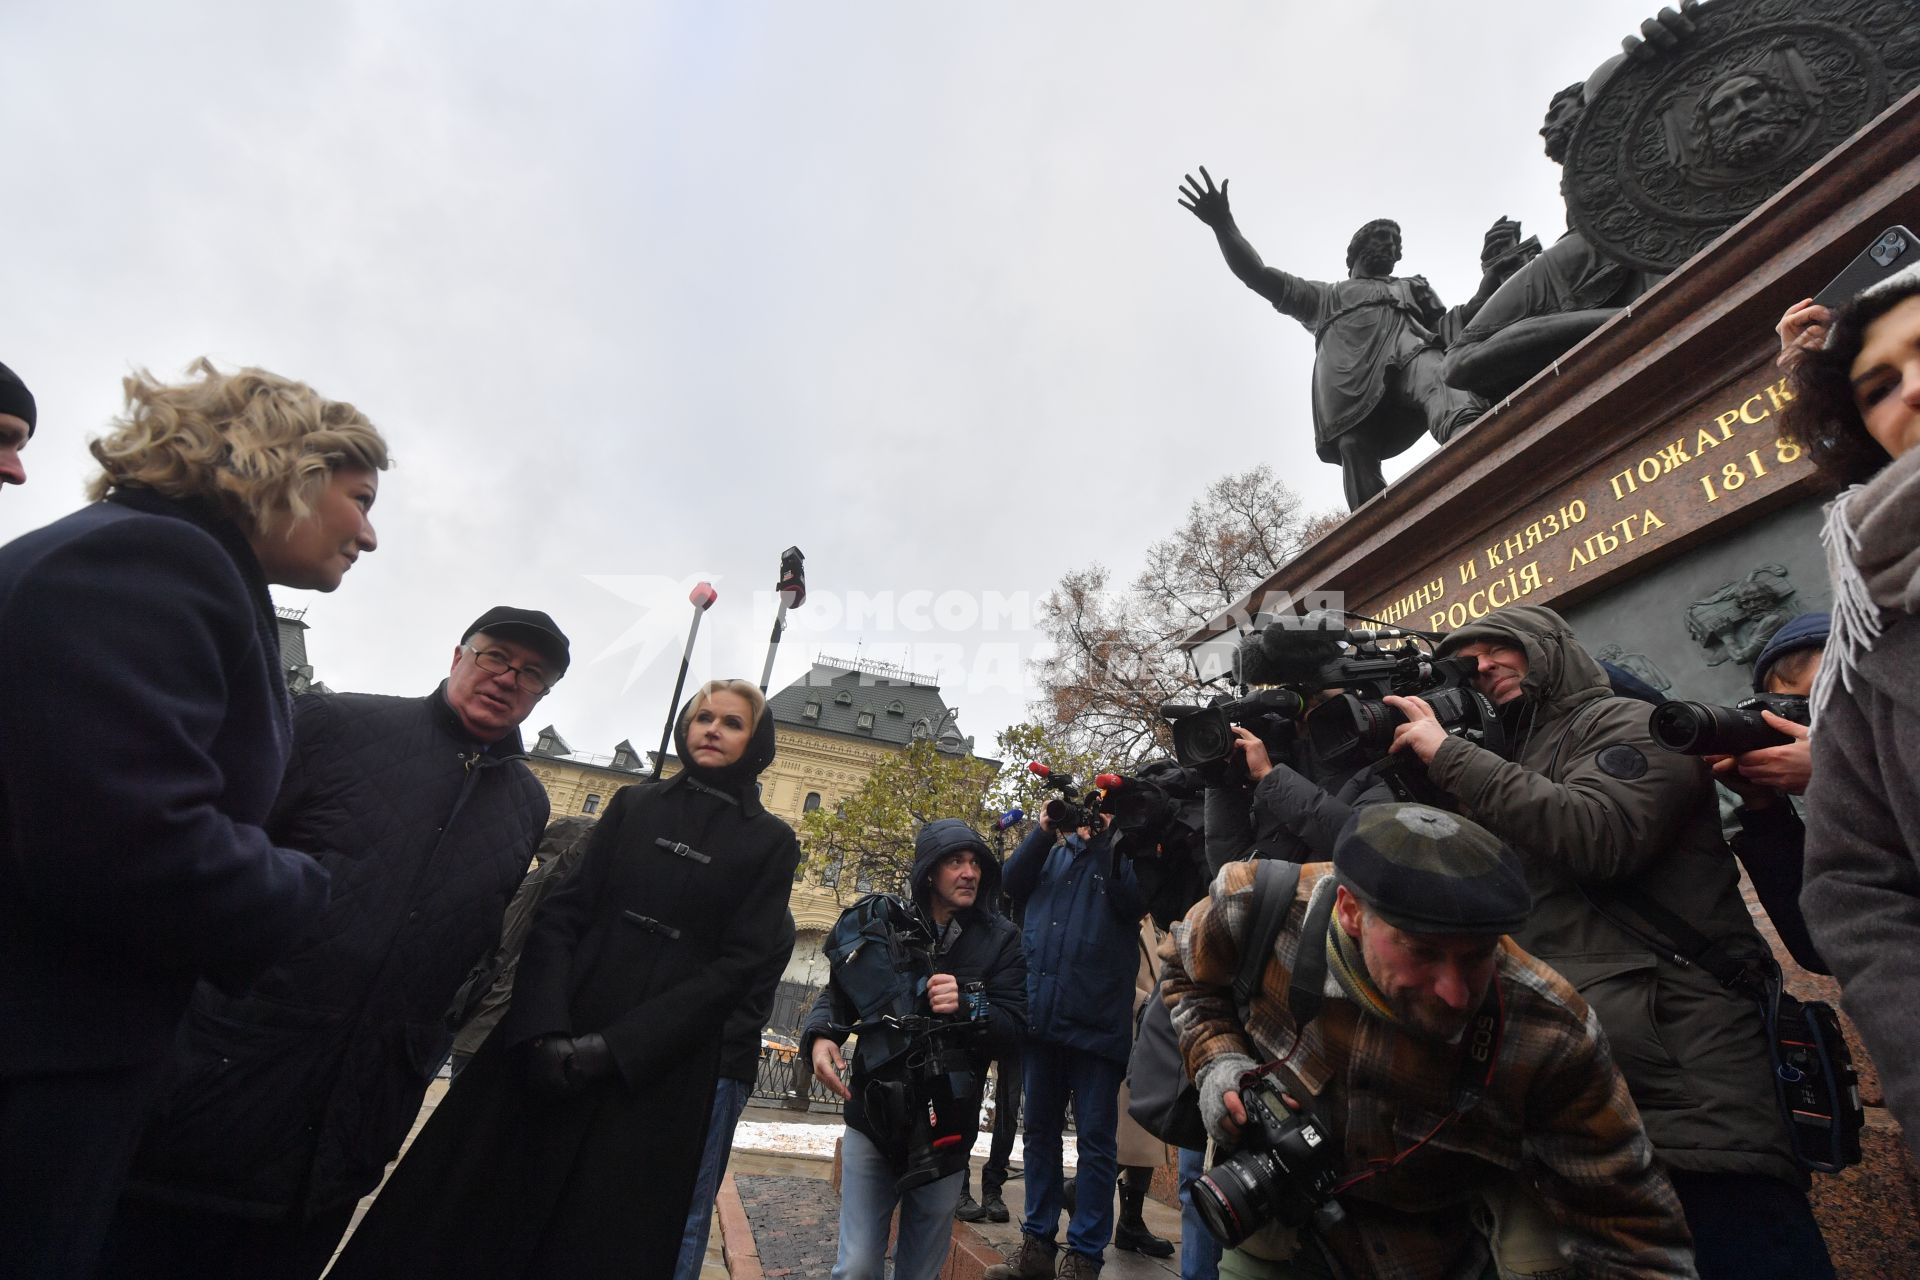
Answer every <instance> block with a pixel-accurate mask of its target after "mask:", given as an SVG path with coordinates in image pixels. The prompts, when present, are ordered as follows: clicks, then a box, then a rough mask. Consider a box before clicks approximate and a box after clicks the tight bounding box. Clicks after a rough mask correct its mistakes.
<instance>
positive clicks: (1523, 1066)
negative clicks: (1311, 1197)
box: [1164, 804, 1696, 1280]
mask: <svg viewBox="0 0 1920 1280" xmlns="http://www.w3.org/2000/svg"><path fill="white" fill-rule="evenodd" d="M1255 876H1256V864H1255V863H1252V862H1239V863H1233V864H1230V865H1228V866H1227V867H1226V868H1225V869H1224V870H1223V871H1222V872H1221V873H1220V875H1219V877H1218V878H1217V879H1216V880H1215V881H1214V883H1213V887H1212V890H1211V892H1210V895H1209V897H1208V898H1206V899H1204V900H1202V901H1201V902H1200V903H1199V904H1198V905H1196V906H1195V907H1194V909H1193V910H1192V911H1191V912H1190V913H1189V914H1188V916H1187V918H1186V920H1185V921H1183V922H1181V923H1179V924H1176V925H1175V926H1174V931H1173V935H1172V939H1171V940H1170V942H1169V943H1168V944H1167V945H1166V949H1165V951H1164V957H1165V960H1166V969H1165V981H1164V992H1165V998H1166V1000H1167V1003H1168V1006H1169V1009H1170V1011H1171V1013H1172V1016H1173V1024H1174V1027H1175V1029H1176V1031H1177V1032H1178V1033H1179V1036H1180V1045H1181V1052H1182V1054H1183V1056H1184V1057H1185V1059H1186V1064H1187V1069H1188V1071H1189V1073H1190V1074H1191V1075H1192V1077H1193V1078H1194V1080H1195V1081H1196V1082H1197V1084H1198V1086H1199V1091H1200V1103H1201V1110H1202V1113H1203V1114H1204V1116H1205V1117H1206V1120H1207V1127H1208V1130H1209V1131H1210V1133H1211V1134H1212V1136H1213V1138H1214V1141H1215V1150H1214V1151H1213V1152H1212V1153H1211V1158H1210V1160H1209V1163H1210V1164H1217V1163H1218V1162H1219V1161H1221V1160H1224V1159H1227V1158H1229V1157H1228V1153H1227V1152H1226V1151H1224V1150H1222V1149H1221V1147H1222V1146H1223V1145H1225V1146H1231V1144H1233V1143H1234V1142H1235V1141H1238V1140H1242V1139H1243V1137H1245V1136H1246V1135H1247V1134H1249V1133H1251V1132H1252V1130H1251V1128H1250V1127H1247V1128H1243V1127H1245V1126H1248V1105H1249V1103H1251V1102H1252V1101H1253V1099H1254V1097H1255V1095H1256V1094H1259V1095H1260V1096H1264V1097H1267V1098H1272V1097H1273V1096H1274V1092H1273V1091H1275V1090H1277V1091H1278V1092H1279V1093H1280V1094H1282V1095H1284V1096H1283V1097H1282V1098H1281V1100H1280V1101H1281V1104H1282V1105H1284V1106H1285V1107H1288V1108H1291V1109H1293V1110H1294V1111H1299V1112H1303V1113H1304V1114H1305V1115H1307V1116H1310V1117H1311V1118H1312V1119H1313V1121H1314V1122H1315V1123H1316V1124H1317V1126H1318V1129H1319V1132H1320V1133H1321V1134H1324V1135H1325V1138H1324V1141H1323V1143H1322V1146H1323V1147H1325V1148H1326V1149H1327V1150H1328V1151H1329V1153H1330V1154H1329V1156H1328V1158H1330V1159H1331V1161H1332V1179H1331V1185H1330V1187H1328V1188H1324V1189H1323V1191H1322V1192H1321V1194H1325V1195H1328V1196H1330V1198H1331V1199H1332V1200H1334V1201H1335V1202H1337V1204H1338V1206H1339V1210H1341V1211H1343V1212H1341V1213H1338V1214H1334V1213H1330V1212H1327V1211H1323V1212H1322V1213H1321V1214H1320V1215H1318V1216H1317V1217H1316V1218H1315V1219H1314V1222H1313V1223H1312V1224H1310V1225H1308V1226H1306V1227H1303V1228H1301V1229H1299V1230H1298V1231H1295V1230H1290V1229H1287V1228H1285V1227H1283V1226H1281V1225H1279V1224H1277V1223H1275V1224H1270V1225H1267V1226H1265V1227H1264V1228H1262V1229H1261V1230H1259V1231H1257V1232H1255V1233H1254V1234H1253V1235H1252V1236H1251V1238H1249V1239H1247V1240H1245V1241H1244V1242H1243V1243H1242V1244H1241V1245H1240V1246H1239V1247H1238V1248H1236V1249H1232V1250H1229V1251H1228V1253H1227V1254H1226V1256H1225V1258H1224V1259H1223V1260H1222V1262H1221V1267H1220V1274H1221V1276H1223V1277H1227V1276H1244V1277H1258V1278H1259V1280H1292V1278H1293V1277H1316V1278H1320V1277H1333V1276H1340V1277H1356V1278H1358V1277H1369V1278H1377V1280H1441V1278H1442V1277H1486V1278H1487V1280H1491V1278H1492V1277H1495V1276H1508V1275H1515V1276H1548V1275H1552V1276H1565V1275H1576V1274H1577V1275H1581V1276H1588V1277H1629V1276H1631V1277H1689V1278H1690V1277H1693V1276H1695V1274H1696V1273H1695V1269H1694V1261H1693V1252H1692V1246H1691V1241H1690V1239H1689V1237H1688V1234H1687V1227H1686V1222H1685V1220H1684V1219H1683V1217H1682V1216H1681V1212H1680V1205H1679V1202H1678V1200H1676V1199H1675V1197H1674V1194H1673V1189H1672V1187H1671V1186H1670V1185H1669V1184H1668V1182H1667V1179H1666V1177H1665V1176H1664V1175H1663V1174H1662V1173H1661V1172H1660V1171H1659V1169H1658V1167H1657V1166H1656V1165H1655V1164H1654V1160H1653V1151H1652V1148H1651V1146H1650V1145H1649V1144H1648V1142H1647V1136H1646V1132H1645V1130H1644V1129H1643V1128H1642V1126H1641V1123H1640V1115H1639V1112H1638V1111H1636V1110H1635V1108H1634V1104H1633V1101H1632V1099H1631V1098H1630V1097H1629V1096H1628V1094H1627V1087H1626V1084H1625V1083H1624V1081H1622V1079H1621V1077H1620V1073H1619V1071H1618V1070H1617V1069H1616V1068H1615V1067H1614V1064H1613V1059H1612V1057H1611V1055H1610V1054H1609V1051H1608V1048H1607V1042H1606V1039H1605V1037H1604V1036H1603V1034H1602V1033H1601V1031H1600V1026H1599V1022H1598V1020H1597V1019H1596V1018H1595V1017H1594V1015H1593V1012H1592V1010H1590V1009H1589V1008H1588V1007H1587V1005H1586V1003H1585V1002H1584V1001H1582V1000H1581V998H1580V997H1579V995H1578V994H1577V993H1575V991H1574V990H1573V988H1572V987H1571V986H1569V985H1568V984H1567V983H1566V981H1565V980H1564V979H1562V978H1561V977H1560V976H1559V975H1558V974H1556V973H1555V972H1553V970H1551V969H1549V968H1548V967H1547V966H1546V965H1544V964H1542V963H1540V962H1539V961H1538V960H1535V959H1533V958H1532V957H1531V956H1529V955H1527V954H1526V953H1525V952H1524V951H1522V950H1520V949H1519V948H1518V947H1516V946H1515V945H1514V944H1513V942H1512V940H1511V939H1509V938H1507V937H1505V936H1504V935H1505V934H1507V933H1509V932H1511V931H1513V930H1515V929H1517V928H1519V927H1520V926H1521V925H1522V924H1523V923H1524V922H1525V920H1526V916H1527V912H1528V909H1529V907H1530V905H1531V899H1530V895H1529V894H1528V891H1527V886H1526V881H1525V878H1524V876H1523V874H1522V872H1521V870H1520V866H1519V864H1518V862H1517V860H1516V859H1515V857H1514V855H1513V853H1512V852H1511V851H1510V850H1508V849H1506V848H1505V847H1504V846H1502V845H1501V843H1500V842H1499V841H1498V840H1496V839H1495V838H1494V837H1493V836H1492V835H1490V834H1488V833H1487V832H1486V831H1485V830H1483V829H1482V828H1480V827H1478V826H1475V825H1474V824H1473V823H1472V822H1470V821H1468V820H1466V819H1464V818H1461V817H1459V816H1457V815H1455V814H1450V813H1445V812H1443V811H1441V810H1437V809H1431V808H1427V807H1425V806H1422V805H1412V804H1382V805H1373V806H1369V807H1367V808H1364V809H1362V810H1360V811H1358V812H1357V813H1355V814H1354V816H1353V817H1352V819H1351V820H1350V821H1349V822H1348V823H1347V825H1346V827H1345V829H1344V830H1343V831H1342V832H1341V834H1340V838H1339V842H1338V843H1337V845H1336V846H1335V850H1334V860H1333V862H1332V864H1331V865H1328V864H1325V863H1321V864H1317V865H1310V866H1307V867H1305V868H1303V869H1302V871H1301V875H1300V882H1299V888H1298V890H1297V892H1296V894H1295V900H1294V901H1293V903H1292V904H1291V905H1290V907H1289V908H1288V910H1287V915H1286V920H1285V924H1284V925H1283V927H1282V928H1281V931H1280V935H1279V938H1278V941H1277V942H1276V943H1275V944H1274V948H1273V954H1272V955H1271V956H1269V957H1268V959H1267V965H1266V970H1265V973H1264V975H1263V977H1262V980H1261V983H1260V986H1259V989H1258V990H1257V991H1255V992H1254V993H1253V996H1252V999H1251V1001H1250V1003H1249V1004H1248V1014H1247V1017H1246V1021H1245V1022H1244V1023H1242V1021H1241V1020H1240V1017H1239V1015H1238V1012H1237V1010H1236V1006H1235V1002H1234V999H1233V996H1232V993H1231V991H1230V990H1229V987H1230V984H1231V983H1232V982H1233V979H1234V976H1235V973H1236V972H1237V970H1238V968H1239V964H1240V952H1241V947H1242V942H1243V940H1244V939H1246V938H1247V937H1249V936H1251V935H1252V934H1253V932H1254V921H1253V915H1254V889H1253V886H1254V882H1255ZM1261 1064H1265V1066H1262V1065H1261ZM1257 1077H1265V1078H1264V1079H1263V1078H1257ZM1311 1141H1312V1139H1309V1142H1311ZM1251 1145H1254V1146H1258V1145H1259V1140H1258V1139H1255V1140H1253V1141H1252V1144H1251ZM1279 1176H1282V1177H1285V1176H1287V1175H1285V1174H1281V1175H1279ZM1216 1181H1218V1182H1220V1183H1221V1184H1222V1185H1227V1184H1229V1183H1230V1182H1231V1179H1230V1178H1228V1177H1225V1176H1222V1177H1221V1178H1219V1179H1216ZM1229 1189H1230V1188H1229ZM1204 1190H1205V1188H1204V1187H1203V1186H1202V1185H1201V1184H1196V1192H1203V1191H1204ZM1249 1216H1258V1215H1257V1214H1254V1215H1249ZM1336 1218H1337V1219H1338V1220H1337V1221H1336V1220H1335V1219H1336ZM1248 1225H1251V1224H1250V1223H1249V1224H1248ZM1496 1257H1497V1258H1498V1263H1497V1264H1496V1262H1495V1258H1496Z"/></svg>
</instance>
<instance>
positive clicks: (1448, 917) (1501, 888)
mask: <svg viewBox="0 0 1920 1280" xmlns="http://www.w3.org/2000/svg"><path fill="white" fill-rule="evenodd" d="M1333 869H1334V872H1335V873H1336V874H1337V875H1338V876H1339V878H1340V883H1341V884H1344V885H1346V886H1347V889H1348V891H1349V892H1351V893H1352V894H1353V895H1354V896H1355V897H1357V898H1359V899H1360V900H1361V901H1362V902H1364V903H1366V904H1367V906H1368V907H1370V908H1372V909H1373V910H1374V911H1375V912H1376V913H1377V914H1378V915H1379V916H1380V918H1381V919H1383V920H1385V921H1386V922H1387V923H1388V924H1390V925H1393V926H1394V927H1396V928H1400V929H1405V930H1406V931H1407V932H1408V933H1458V934H1500V933H1512V932H1513V931H1514V930H1515V929H1518V928H1519V927H1520V926H1521V925H1523V924H1525V923H1526V920H1527V913H1528V912H1529V911H1531V910H1532V908H1533V893H1532V891H1531V890H1529V889H1528V888H1527V877H1526V875H1525V873H1524V872H1522V871H1521V869H1520V860H1519V859H1518V858H1516V857H1515V856H1514V855H1513V851H1512V850H1510V849H1508V848H1507V847H1506V846H1505V845H1504V844H1502V843H1501V842H1500V841H1499V839H1498V838H1496V837H1495V836H1494V834H1493V833H1492V832H1490V831H1488V830H1487V829H1486V828H1485V827H1482V826H1479V825H1478V824H1476V823H1473V822H1470V821H1468V820H1467V819H1466V818H1463V817H1461V816H1460V815H1459V814H1457V813H1448V812H1446V811H1445V810H1443V809H1435V808H1431V807H1429V806H1427V805H1424V804H1371V805H1365V806H1362V807H1361V808H1359V809H1357V810H1355V811H1354V814H1353V816H1352V817H1351V818H1349V819H1348V820H1347V825H1346V826H1345V827H1342V828H1341V830H1340V837H1339V839H1338V840H1337V841H1335V842H1334V846H1333Z"/></svg>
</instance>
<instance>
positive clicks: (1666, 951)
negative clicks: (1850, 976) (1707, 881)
mask: <svg viewBox="0 0 1920 1280" xmlns="http://www.w3.org/2000/svg"><path fill="white" fill-rule="evenodd" d="M1581 893H1582V894H1583V895H1584V896H1585V897H1586V899H1587V901H1588V903H1589V904H1591V905H1592V907H1593V909H1594V910H1595V911H1598V912H1599V913H1600V914H1601V915H1602V916H1604V917H1605V918H1606V919H1608V920H1609V921H1611V922H1612V923H1613V924H1614V925H1616V926H1617V927H1619V928H1620V929H1623V930H1625V931H1626V932H1627V933H1629V934H1631V935H1632V936H1633V937H1636V938H1638V939H1639V940H1640V941H1641V942H1643V943H1645V944H1646V945H1647V946H1649V947H1651V948H1652V949H1653V950H1654V952H1655V954H1657V955H1659V956H1660V957H1662V958H1663V959H1666V960H1669V961H1671V962H1672V963H1674V964H1676V965H1679V966H1680V967H1682V968H1685V967H1688V966H1695V967H1698V968H1699V969H1701V970H1702V971H1703V972H1705V973H1707V974H1710V975H1711V976H1712V977H1713V978H1714V979H1715V980H1716V981H1717V982H1719V983H1720V985H1721V986H1723V987H1726V988H1727V989H1728V990H1729V991H1732V992H1735V993H1736V994H1738V995H1743V996H1746V997H1747V998H1749V999H1751V1000H1752V1001H1753V1002H1754V1003H1755V1004H1756V1005H1757V1006H1759V1009H1760V1017H1761V1020H1762V1022H1764V1023H1765V1025H1766V1031H1767V1056H1768V1058H1769V1059H1770V1065H1771V1066H1772V1068H1773V1077H1774V1080H1773V1085H1774V1100H1775V1103H1776V1105H1777V1106H1778V1107H1779V1110H1780V1116H1781V1119H1782V1120H1783V1121H1784V1122H1785V1124H1786V1127H1787V1132H1788V1134H1789V1136H1790V1138H1791V1140H1792V1147H1793V1154H1794V1159H1795V1160H1796V1161H1798V1162H1799V1163H1800V1164H1801V1165H1803V1166H1804V1167H1806V1168H1808V1169H1812V1170H1814V1171H1815V1172H1818V1173H1838V1172H1840V1171H1841V1170H1842V1169H1845V1168H1846V1167H1847V1166H1848V1165H1850V1164H1853V1163H1857V1162H1858V1160H1859V1156H1858V1154H1857V1148H1854V1149H1853V1150H1851V1151H1849V1147H1848V1144H1849V1142H1857V1140H1858V1139H1857V1129H1850V1128H1849V1126H1848V1121H1846V1120H1844V1119H1843V1117H1844V1116H1847V1115H1848V1114H1849V1113H1850V1112H1853V1111H1856V1110H1857V1108H1856V1107H1855V1106H1854V1104H1853V1100H1852V1098H1851V1097H1849V1096H1847V1089H1848V1087H1849V1086H1848V1085H1847V1084H1846V1083H1845V1081H1848V1080H1851V1079H1852V1078H1853V1060H1852V1056H1851V1054H1850V1053H1849V1051H1848V1050H1847V1047H1846V1042H1845V1041H1844V1040H1839V1041H1838V1042H1837V1043H1829V1042H1828V1041H1827V1038H1826V1037H1825V1035H1824V1032H1823V1027H1822V1026H1821V1023H1820V1021H1819V1012H1818V1011H1827V1006H1825V1005H1823V1004H1818V1002H1815V1004H1814V1005H1803V1004H1802V1003H1801V1002H1800V1001H1798V1000H1796V999H1795V998H1794V997H1793V996H1791V995H1789V994H1787V992H1786V982H1785V979H1784V978H1783V977H1782V976H1781V973H1780V964H1779V962H1778V961H1776V960H1775V959H1774V958H1773V956H1772V955H1771V954H1768V955H1765V956H1754V957H1752V958H1750V959H1746V960H1742V959H1740V958H1739V957H1737V956H1734V955H1733V954H1731V953H1730V952H1729V951H1728V950H1727V949H1726V948H1725V947H1723V946H1721V945H1720V943H1719V942H1718V941H1716V940H1715V939H1712V938H1709V937H1707V936H1706V935H1705V934H1703V933H1701V932H1700V931H1699V930H1698V929H1696V928H1694V927H1693V926H1692V925H1690V924H1688V923H1687V922H1686V921H1685V920H1682V919H1681V918H1680V917H1679V916H1678V915H1676V914H1674V913H1673V912H1671V911H1669V910H1667V909H1666V908H1665V907H1663V906H1661V905H1660V904H1659V903H1658V902H1655V901H1654V900H1653V899H1652V898H1650V897H1648V896H1647V895H1646V894H1644V893H1642V892H1640V891H1639V890H1638V889H1634V888H1631V887H1628V888H1620V889H1609V890H1596V889H1591V888H1582V889H1581ZM1614 906H1625V907H1627V908H1628V909H1630V910H1631V911H1633V912H1634V913H1635V914H1636V915H1638V916H1639V917H1640V918H1641V919H1642V920H1645V921H1646V922H1647V924H1648V925H1650V926H1651V928H1646V929H1643V928H1640V927H1638V926H1636V925H1634V924H1633V923H1631V922H1630V921H1627V920H1623V919H1621V918H1620V917H1619V916H1618V915H1616V914H1615V913H1614V912H1613V911H1611V910H1609V909H1608V908H1609V907H1614ZM1783 1004H1785V1005H1786V1006H1788V1008H1789V1009H1792V1010H1802V1011H1804V1013H1805V1017H1804V1022H1805V1028H1806V1033H1807V1034H1808V1036H1809V1037H1810V1041H1809V1042H1808V1043H1805V1044H1801V1043H1797V1042H1796V1045H1795V1046H1794V1047H1795V1048H1798V1049H1811V1050H1812V1052H1813V1053H1814V1054H1815V1055H1816V1056H1817V1057H1818V1058H1819V1059H1820V1061H1821V1064H1822V1065H1821V1068H1820V1070H1819V1072H1818V1074H1817V1084H1816V1085H1814V1086H1811V1087H1812V1088H1813V1089H1814V1090H1815V1091H1816V1093H1817V1095H1818V1096H1819V1097H1820V1100H1821V1101H1823V1102H1824V1103H1825V1105H1826V1107H1827V1113H1826V1114H1828V1115H1829V1116H1831V1117H1832V1122H1831V1123H1830V1124H1829V1125H1827V1126H1826V1129H1825V1131H1824V1133H1825V1137H1824V1142H1825V1148H1826V1149H1825V1150H1823V1151H1821V1152H1819V1153H1818V1154H1815V1153H1813V1152H1810V1151H1809V1150H1807V1149H1806V1146H1807V1143H1808V1142H1809V1141H1811V1139H1805V1138H1804V1135H1802V1134H1801V1132H1800V1131H1799V1129H1798V1128H1797V1127H1796V1126H1797V1120H1796V1117H1795V1108H1794V1106H1793V1104H1792V1102H1791V1101H1790V1100H1789V1098H1788V1096H1787V1092H1786V1091H1787V1089H1788V1087H1789V1086H1792V1085H1799V1084H1802V1083H1803V1082H1804V1081H1805V1080H1806V1075H1805V1073H1804V1072H1803V1071H1802V1070H1801V1068H1800V1067H1797V1066H1795V1065H1794V1064H1793V1063H1792V1062H1790V1061H1788V1060H1787V1058H1788V1053H1786V1052H1783V1046H1782V1043H1781V1039H1782V1030H1781V1011H1782V1010H1781V1006H1782V1005H1783ZM1828 1012H1829V1013H1830V1011H1828ZM1834 1025H1835V1027H1836V1029H1837V1027H1838V1023H1835V1024H1834ZM1789 1038H1791V1037H1789ZM1853 1096H1854V1097H1857V1094H1855V1095H1853ZM1855 1123H1856V1124H1857V1121H1856V1122H1855Z"/></svg>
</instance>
